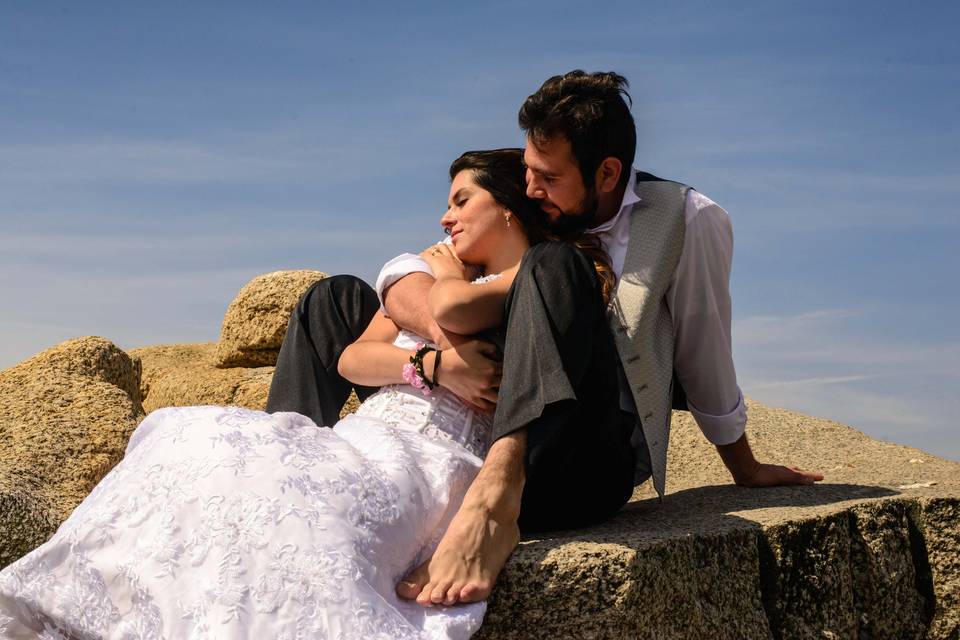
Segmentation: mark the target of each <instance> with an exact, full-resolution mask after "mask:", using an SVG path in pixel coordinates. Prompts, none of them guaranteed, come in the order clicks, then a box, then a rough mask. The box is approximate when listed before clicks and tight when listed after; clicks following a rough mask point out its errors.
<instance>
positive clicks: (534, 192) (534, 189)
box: [527, 169, 547, 200]
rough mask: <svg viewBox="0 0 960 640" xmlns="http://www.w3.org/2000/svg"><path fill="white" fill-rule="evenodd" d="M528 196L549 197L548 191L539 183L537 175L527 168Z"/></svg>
mask: <svg viewBox="0 0 960 640" xmlns="http://www.w3.org/2000/svg"><path fill="white" fill-rule="evenodd" d="M527 197H528V198H536V199H537V200H542V199H544V198H546V197H547V194H546V192H545V191H544V190H543V188H542V187H541V186H540V185H539V184H538V183H537V177H536V176H535V175H534V173H533V172H532V171H530V170H529V169H527Z"/></svg>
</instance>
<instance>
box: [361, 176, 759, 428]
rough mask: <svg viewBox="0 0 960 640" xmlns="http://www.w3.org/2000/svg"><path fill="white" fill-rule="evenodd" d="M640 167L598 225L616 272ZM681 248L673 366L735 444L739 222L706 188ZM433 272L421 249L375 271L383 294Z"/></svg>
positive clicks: (693, 207) (626, 399) (694, 197)
mask: <svg viewBox="0 0 960 640" xmlns="http://www.w3.org/2000/svg"><path fill="white" fill-rule="evenodd" d="M639 200H640V198H639V196H637V194H636V173H635V172H632V173H631V175H630V180H629V182H628V183H627V188H626V190H625V191H624V195H623V200H622V202H621V204H620V210H619V211H618V212H617V215H615V216H614V217H613V218H611V219H610V220H607V221H606V222H604V223H603V224H601V225H599V226H597V227H596V228H594V229H592V232H593V233H595V234H596V235H597V236H598V237H599V238H600V241H601V243H602V244H603V248H604V249H605V250H606V252H607V254H608V255H609V256H610V261H611V266H612V267H613V271H614V274H615V275H616V277H617V279H618V280H619V279H620V275H621V273H622V272H623V263H624V260H625V258H626V255H627V245H628V244H629V241H630V215H631V212H632V209H633V205H634V204H636V203H637V202H639ZM685 218H686V233H685V234H684V238H683V252H682V254H681V255H680V261H679V263H678V264H677V269H676V271H674V273H673V278H672V280H671V283H670V287H669V289H667V293H666V298H667V300H666V301H667V307H668V309H669V310H670V315H671V316H672V318H673V329H674V353H673V363H674V370H675V371H676V373H677V377H678V378H679V380H680V384H681V385H682V386H683V390H684V391H685V392H686V395H687V404H688V406H689V408H690V413H691V414H693V417H694V419H695V420H696V421H697V424H698V425H699V426H700V429H701V431H703V434H704V435H705V436H706V438H707V439H708V440H709V441H710V442H712V443H713V444H718V445H722V444H730V443H732V442H735V441H736V440H737V439H739V438H740V436H741V435H743V432H744V430H745V428H746V423H747V409H746V404H745V403H744V401H743V394H742V393H741V392H740V387H739V386H738V385H737V374H736V371H735V369H734V366H733V352H732V348H731V338H730V324H731V317H730V316H731V311H730V307H731V305H730V268H731V264H732V260H733V229H732V226H731V224H730V216H729V215H728V214H727V212H726V211H724V210H723V208H722V207H720V206H719V205H717V204H716V203H715V202H713V201H712V200H711V199H710V198H708V197H706V196H705V195H703V194H701V193H698V192H696V191H694V190H693V189H691V190H690V191H689V192H688V194H687V201H686V206H685ZM417 271H420V272H423V273H427V274H430V275H432V271H431V270H430V267H429V266H428V265H427V263H426V262H424V260H423V259H422V258H420V256H418V255H416V254H411V253H405V254H402V255H400V256H397V257H396V258H394V259H392V260H390V261H389V262H387V264H385V265H384V267H383V269H381V270H380V275H379V276H378V277H377V287H376V288H377V295H378V296H379V297H380V301H381V309H383V306H382V305H383V293H384V291H386V290H387V288H388V287H389V286H390V285H392V284H393V283H394V282H396V281H397V280H399V279H400V278H402V277H404V276H406V275H408V274H410V273H414V272H417ZM620 380H621V394H620V395H621V406H622V408H623V409H625V410H627V411H631V412H633V413H636V407H635V406H634V404H633V396H632V395H631V394H630V392H629V390H628V388H627V387H626V386H625V379H624V376H623V374H622V370H621V375H620Z"/></svg>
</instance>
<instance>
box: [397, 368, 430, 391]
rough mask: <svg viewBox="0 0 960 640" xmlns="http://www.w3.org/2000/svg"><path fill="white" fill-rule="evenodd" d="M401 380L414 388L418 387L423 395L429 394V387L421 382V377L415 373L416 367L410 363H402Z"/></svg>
mask: <svg viewBox="0 0 960 640" xmlns="http://www.w3.org/2000/svg"><path fill="white" fill-rule="evenodd" d="M403 381H404V382H406V383H407V384H409V385H410V386H412V387H413V388H414V389H420V392H421V393H422V394H423V395H425V396H428V395H430V389H428V388H427V387H426V385H425V384H424V383H423V378H421V377H420V375H419V374H417V368H416V367H415V366H413V365H412V364H405V365H403Z"/></svg>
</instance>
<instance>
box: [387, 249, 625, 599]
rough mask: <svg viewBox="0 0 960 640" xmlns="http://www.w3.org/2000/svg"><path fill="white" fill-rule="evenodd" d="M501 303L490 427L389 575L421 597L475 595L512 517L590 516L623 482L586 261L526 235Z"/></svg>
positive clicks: (604, 509)
mask: <svg viewBox="0 0 960 640" xmlns="http://www.w3.org/2000/svg"><path fill="white" fill-rule="evenodd" d="M506 304H507V308H506V314H507V339H506V346H505V349H504V369H503V378H502V383H501V387H500V397H499V400H498V404H497V412H496V417H495V421H494V431H495V434H494V435H495V438H497V439H496V441H495V442H494V443H493V445H492V446H491V448H490V451H489V453H488V454H487V457H486V459H485V460H484V464H483V467H482V468H481V470H480V473H479V474H478V475H477V478H476V479H475V480H474V482H473V484H472V485H471V486H470V489H469V490H468V491H467V494H466V496H465V497H464V500H463V504H462V506H461V507H460V509H459V511H458V512H457V514H456V515H455V516H454V518H453V520H452V521H451V523H450V526H449V527H448V529H447V532H446V533H445V534H444V537H443V539H442V540H441V541H440V544H439V546H438V548H437V551H436V552H435V553H434V555H433V556H432V557H431V558H430V559H429V560H428V561H427V562H425V563H424V564H423V565H421V566H420V567H418V568H417V569H416V570H415V571H414V572H413V573H412V574H411V575H410V576H408V577H407V578H405V580H404V581H403V582H401V583H400V584H399V585H398V587H397V592H398V594H399V595H401V596H402V597H407V598H412V597H416V598H417V601H418V602H420V603H421V604H427V603H430V602H432V603H440V602H444V603H447V604H450V603H452V602H456V601H475V600H481V599H483V598H485V597H487V596H488V595H489V593H490V590H491V589H492V587H493V583H494V581H495V580H496V577H497V575H498V574H499V572H500V570H501V569H502V567H503V565H504V563H505V562H506V560H507V558H508V557H509V555H510V553H511V552H512V550H513V548H514V547H515V546H516V544H517V542H518V541H519V533H520V528H519V526H518V522H519V524H520V525H527V524H528V525H529V528H530V529H542V528H555V527H556V526H558V525H559V526H580V525H583V524H587V523H590V522H595V521H597V520H599V519H602V518H604V517H608V516H609V515H612V514H613V513H614V512H615V511H616V510H617V509H619V508H620V506H622V505H623V503H624V502H626V501H627V499H629V496H630V493H631V491H632V487H633V484H632V480H633V453H632V449H631V447H630V444H629V436H630V432H631V431H632V421H631V420H625V419H624V416H623V414H622V412H621V411H620V409H619V388H618V384H617V374H616V371H617V359H616V349H615V346H614V344H613V339H612V336H611V335H610V332H609V328H608V326H607V321H606V312H605V310H604V308H603V305H602V301H601V296H600V292H599V287H598V285H597V281H596V277H595V275H594V271H593V265H592V264H591V263H590V262H589V260H587V259H586V258H585V257H584V256H583V254H581V253H580V252H579V251H576V250H575V249H573V248H572V247H570V246H569V245H565V244H560V243H546V244H542V245H537V246H535V247H533V248H531V249H530V251H528V252H527V254H526V255H525V256H524V260H523V263H522V264H521V267H520V271H519V273H518V274H517V278H516V280H515V281H514V284H513V287H512V288H511V292H510V295H509V296H508V298H507V303H506ZM541 503H543V504H541ZM551 507H556V509H554V510H555V511H557V512H558V513H557V514H556V517H553V516H552V515H551ZM544 514H548V515H551V517H547V516H546V515H544ZM559 516H564V517H563V518H561V517H559Z"/></svg>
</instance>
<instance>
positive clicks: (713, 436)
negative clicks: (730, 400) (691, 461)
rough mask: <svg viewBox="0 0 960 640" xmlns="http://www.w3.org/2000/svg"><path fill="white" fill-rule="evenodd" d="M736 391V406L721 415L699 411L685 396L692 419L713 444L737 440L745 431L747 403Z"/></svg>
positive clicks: (741, 394)
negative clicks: (737, 395)
mask: <svg viewBox="0 0 960 640" xmlns="http://www.w3.org/2000/svg"><path fill="white" fill-rule="evenodd" d="M737 392H738V393H739V397H738V399H737V406H736V407H734V408H733V411H731V412H730V413H726V414H724V415H722V416H715V415H712V414H709V413H704V412H702V411H700V410H699V409H697V408H696V407H695V406H693V405H692V404H690V399H689V398H687V408H689V409H690V413H692V414H693V418H694V420H696V421H697V425H699V426H700V430H701V431H703V435H705V436H706V437H707V440H709V441H710V442H711V443H713V444H715V445H724V444H732V443H734V442H736V441H737V440H739V439H740V436H742V435H743V433H744V431H746V428H747V403H745V402H744V401H743V392H742V391H740V390H739V389H738V390H737Z"/></svg>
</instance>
